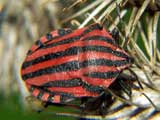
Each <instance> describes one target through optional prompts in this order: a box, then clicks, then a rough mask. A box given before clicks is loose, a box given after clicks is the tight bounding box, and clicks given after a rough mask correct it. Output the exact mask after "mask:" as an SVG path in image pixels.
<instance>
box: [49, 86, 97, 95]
mask: <svg viewBox="0 0 160 120" xmlns="http://www.w3.org/2000/svg"><path fill="white" fill-rule="evenodd" d="M48 90H50V91H51V92H63V93H69V94H73V95H74V96H75V97H83V96H93V97H95V96H98V95H99V94H97V93H93V92H89V91H86V90H85V89H84V88H82V87H81V86H79V87H69V88H66V87H65V88H64V87H51V88H48Z"/></svg>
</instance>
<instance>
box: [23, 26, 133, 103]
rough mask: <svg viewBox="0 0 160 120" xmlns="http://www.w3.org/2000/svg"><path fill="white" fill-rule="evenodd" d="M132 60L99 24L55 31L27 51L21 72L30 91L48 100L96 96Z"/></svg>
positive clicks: (69, 99)
mask: <svg viewBox="0 0 160 120" xmlns="http://www.w3.org/2000/svg"><path fill="white" fill-rule="evenodd" d="M132 63H133V59H132V57H130V56H129V55H128V54H127V53H126V52H125V51H124V50H123V49H121V48H120V47H119V46H118V45H117V44H116V41H115V39H114V38H113V37H112V35H111V34H110V33H109V32H107V31H106V30H105V28H103V27H102V26H101V25H100V24H98V23H95V24H92V25H90V26H87V27H84V28H81V29H77V30H74V31H72V30H71V29H68V28H65V29H59V30H55V31H53V32H51V33H49V34H47V35H46V36H43V37H41V38H40V40H38V41H37V42H36V43H35V44H34V45H33V46H32V47H31V49H30V50H29V51H28V53H27V57H26V59H25V61H24V63H23V65H22V69H21V74H22V78H23V80H24V81H25V83H26V86H27V88H28V89H29V91H30V92H31V94H32V95H33V96H34V97H36V98H38V99H40V100H42V101H44V102H49V103H54V104H55V103H57V104H59V103H60V104H67V102H70V101H72V100H73V99H75V98H76V99H77V98H84V97H91V98H96V97H99V96H101V94H102V93H103V92H104V91H105V89H106V88H108V87H109V86H110V85H111V84H112V83H114V81H115V80H116V79H117V78H118V76H119V75H120V74H121V72H122V71H123V70H124V69H126V68H128V67H129V66H130V65H131V64H132Z"/></svg>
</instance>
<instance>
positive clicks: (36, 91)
mask: <svg viewBox="0 0 160 120" xmlns="http://www.w3.org/2000/svg"><path fill="white" fill-rule="evenodd" d="M39 92H40V91H39V90H38V89H34V90H33V92H32V95H33V96H35V97H37V96H38V94H39Z"/></svg>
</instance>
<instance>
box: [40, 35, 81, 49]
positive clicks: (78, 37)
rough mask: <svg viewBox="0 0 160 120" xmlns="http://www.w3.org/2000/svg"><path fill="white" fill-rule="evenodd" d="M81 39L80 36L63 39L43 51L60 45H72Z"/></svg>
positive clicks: (47, 46)
mask: <svg viewBox="0 0 160 120" xmlns="http://www.w3.org/2000/svg"><path fill="white" fill-rule="evenodd" d="M79 39H80V36H74V37H70V38H66V39H63V40H61V41H58V42H55V43H52V44H49V45H46V46H44V47H43V49H46V48H51V47H55V46H58V45H63V44H68V43H72V42H74V41H76V40H79Z"/></svg>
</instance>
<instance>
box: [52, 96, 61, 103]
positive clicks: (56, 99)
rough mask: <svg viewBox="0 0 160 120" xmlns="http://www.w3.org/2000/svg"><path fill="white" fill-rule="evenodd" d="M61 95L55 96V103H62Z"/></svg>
mask: <svg viewBox="0 0 160 120" xmlns="http://www.w3.org/2000/svg"><path fill="white" fill-rule="evenodd" d="M60 97H61V96H60V95H55V96H54V97H53V103H60Z"/></svg>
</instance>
